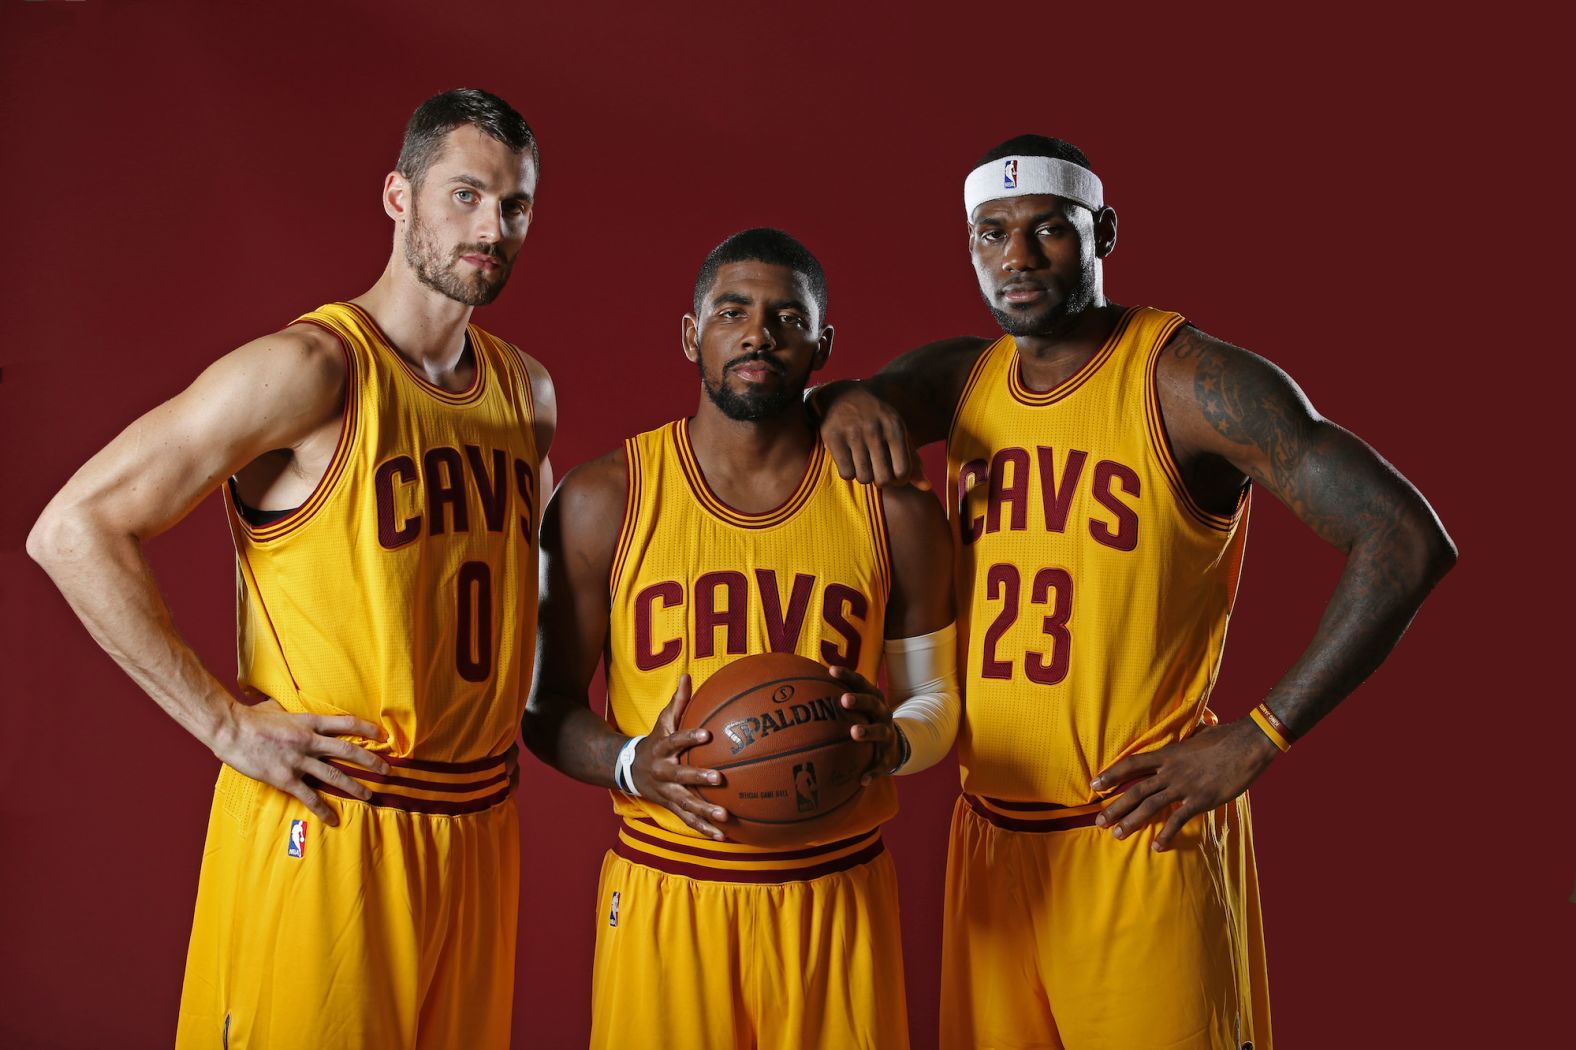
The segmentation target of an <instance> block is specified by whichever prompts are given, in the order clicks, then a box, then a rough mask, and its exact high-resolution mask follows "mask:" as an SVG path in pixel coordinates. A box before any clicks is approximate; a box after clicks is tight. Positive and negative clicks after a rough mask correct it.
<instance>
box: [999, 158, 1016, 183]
mask: <svg viewBox="0 0 1576 1050" xmlns="http://www.w3.org/2000/svg"><path fill="white" fill-rule="evenodd" d="M1001 188H1002V189H1004V190H1015V189H1017V188H1018V158H1017V157H1008V158H1007V160H1006V161H1005V162H1004V163H1003V164H1002V166H1001Z"/></svg>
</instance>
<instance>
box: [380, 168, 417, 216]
mask: <svg viewBox="0 0 1576 1050" xmlns="http://www.w3.org/2000/svg"><path fill="white" fill-rule="evenodd" d="M415 196H416V193H415V190H414V188H413V187H412V186H411V184H410V180H409V179H407V178H405V176H403V175H401V174H400V173H399V172H397V171H391V172H389V173H388V174H387V175H385V176H384V177H383V214H385V215H387V216H388V217H389V218H391V219H393V220H394V221H395V222H403V221H405V220H406V219H408V218H410V205H411V201H412V199H413V198H414V197H415Z"/></svg>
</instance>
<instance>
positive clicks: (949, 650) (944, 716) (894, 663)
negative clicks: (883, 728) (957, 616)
mask: <svg viewBox="0 0 1576 1050" xmlns="http://www.w3.org/2000/svg"><path fill="white" fill-rule="evenodd" d="M884 652H885V655H886V670H887V685H888V687H889V688H890V690H891V693H892V699H893V700H894V701H895V702H896V703H897V707H896V708H894V709H893V711H892V721H893V722H895V723H897V724H898V725H899V727H900V728H901V729H902V732H903V736H904V737H905V738H906V739H907V740H908V747H909V755H908V760H907V761H906V762H904V763H903V764H902V765H900V766H899V767H898V768H897V769H895V770H893V772H894V773H917V772H919V771H920V770H921V769H928V768H929V767H931V766H933V765H935V764H936V763H937V762H939V761H941V759H942V758H943V757H944V756H945V755H946V753H947V751H948V750H949V749H950V748H951V747H952V738H953V737H955V736H957V733H958V717H959V715H960V714H961V713H962V710H963V701H962V698H961V697H960V696H959V695H958V631H957V626H956V625H955V624H950V623H949V624H947V626H945V627H943V628H942V629H941V630H939V631H932V632H931V633H930V634H922V635H920V636H919V637H918V638H888V639H887V640H886V647H885V650H884Z"/></svg>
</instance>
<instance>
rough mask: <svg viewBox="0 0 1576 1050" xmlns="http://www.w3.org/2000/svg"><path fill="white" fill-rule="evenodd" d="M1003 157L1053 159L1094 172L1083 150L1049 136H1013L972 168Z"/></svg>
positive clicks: (976, 162)
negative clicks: (1068, 162) (1070, 162)
mask: <svg viewBox="0 0 1576 1050" xmlns="http://www.w3.org/2000/svg"><path fill="white" fill-rule="evenodd" d="M1004 157H1053V158H1055V159H1056V160H1067V161H1072V162H1073V163H1074V164H1076V165H1078V166H1079V167H1080V168H1088V169H1089V170H1090V171H1093V170H1094V166H1093V165H1091V164H1090V163H1089V158H1088V157H1086V156H1084V151H1083V150H1081V149H1079V148H1078V147H1077V146H1074V145H1073V144H1072V143H1071V142H1066V141H1064V140H1062V139H1053V138H1051V137H1050V136H1049V135H1014V136H1013V137H1012V138H1010V139H1008V140H1007V141H1006V142H1003V143H1002V144H1001V145H999V146H996V147H994V148H993V149H991V150H990V151H989V152H987V153H986V154H985V156H983V157H981V158H980V159H979V160H977V161H975V162H974V167H976V168H977V167H979V166H980V165H981V164H989V163H990V162H991V161H993V160H1001V159H1002V158H1004ZM971 170H972V169H971Z"/></svg>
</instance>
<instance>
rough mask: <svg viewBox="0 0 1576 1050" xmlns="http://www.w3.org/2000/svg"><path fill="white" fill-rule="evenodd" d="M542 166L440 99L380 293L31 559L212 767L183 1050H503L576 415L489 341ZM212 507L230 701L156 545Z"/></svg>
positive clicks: (225, 398) (268, 356)
mask: <svg viewBox="0 0 1576 1050" xmlns="http://www.w3.org/2000/svg"><path fill="white" fill-rule="evenodd" d="M538 163H539V161H538V156H537V149H536V143H535V139H534V137H533V136H532V134H531V129H530V128H529V127H528V126H527V124H526V122H525V121H524V120H523V119H521V117H520V115H519V114H518V113H516V112H515V111H514V110H513V109H512V108H510V107H509V105H508V104H507V103H505V102H504V101H503V100H502V99H500V98H498V97H496V96H494V95H491V94H488V93H487V92H485V91H475V90H457V91H449V92H445V93H444V94H441V95H438V96H437V97H435V98H432V99H429V100H428V101H427V102H425V103H423V104H422V106H421V107H420V108H419V109H417V110H416V113H415V115H414V116H413V117H412V118H411V121H410V125H409V127H408V128H407V130H406V134H405V141H404V147H403V149H402V150H401V152H400V156H399V161H398V164H397V166H396V168H395V170H394V171H393V172H391V173H390V174H389V175H388V176H387V178H386V179H385V180H384V186H383V208H384V211H385V212H386V213H387V214H388V216H389V218H390V219H392V220H393V223H394V238H393V250H392V252H391V253H390V255H389V261H388V265H387V267H386V268H385V270H384V272H383V274H382V276H381V277H379V278H378V280H377V282H376V283H375V284H374V285H373V286H372V288H371V289H370V290H369V291H367V292H366V293H365V294H363V295H361V296H359V297H357V298H355V299H352V300H349V301H348V302H341V303H332V304H330V305H327V306H323V307H320V308H319V309H316V310H313V311H311V312H310V313H307V314H305V315H303V316H302V317H300V318H298V319H297V320H296V321H294V322H292V323H291V324H290V325H288V326H286V327H285V328H284V329H283V330H281V331H279V332H275V333H273V334H271V335H267V336H264V337H262V338H260V339H256V340H254V341H252V342H250V343H247V344H245V345H244V346H242V347H240V348H239V349H237V350H235V351H233V352H232V353H230V354H228V355H226V356H224V357H222V358H221V359H219V361H217V362H216V363H215V364H213V365H212V366H211V367H209V368H208V369H207V370H206V371H205V372H203V374H202V375H201V376H199V377H198V378H197V380H196V382H194V383H193V384H192V385H191V386H190V387H189V388H188V389H187V390H186V391H185V392H184V393H181V394H180V395H178V396H176V397H175V398H174V399H172V400H171V401H169V402H167V403H165V404H163V405H161V406H159V407H158V408H155V409H154V410H153V411H151V412H149V413H148V414H147V415H145V416H143V417H142V418H141V419H139V420H137V421H136V422H135V423H133V424H132V425H131V426H130V427H128V428H127V429H126V430H125V432H123V433H122V434H121V435H120V436H119V437H117V438H116V439H115V440H114V441H112V442H111V443H110V444H109V445H108V446H107V447H105V448H104V450H103V451H101V452H100V453H98V455H96V456H94V457H93V458H92V459H91V460H89V461H88V463H87V465H86V466H84V467H83V468H82V469H81V470H80V471H78V472H77V474H76V476H75V477H73V478H72V479H71V480H70V482H68V483H67V485H66V486H65V488H64V489H62V490H61V491H60V493H59V494H58V495H57V496H56V497H55V499H54V500H53V501H52V502H51V503H50V504H49V506H48V508H46V509H45V511H44V513H43V516H42V517H41V518H40V519H39V521H38V524H37V525H36V526H35V528H34V529H33V533H32V535H31V536H30V537H29V540H28V550H29V552H31V553H32V555H33V557H35V558H36V559H37V560H38V561H39V562H40V564H42V565H43V566H44V567H45V568H46V569H48V571H49V573H50V575H51V576H53V577H54V579H55V581H56V583H57V584H58V585H59V586H60V589H61V591H62V592H63V593H64V594H65V595H66V597H67V599H68V600H69V601H70V602H71V604H72V606H73V608H74V609H75V610H76V612H77V614H78V615H79V616H80V617H81V618H82V621H83V623H84V624H85V625H86V626H87V628H88V630H89V631H91V632H92V634H93V636H94V638H95V639H96V640H97V641H98V642H99V644H101V645H102V646H103V647H104V648H105V649H106V650H107V651H108V652H109V653H110V654H111V655H112V656H114V657H115V659H116V660H117V661H118V662H119V663H120V665H121V666H122V667H123V668H125V670H126V672H127V673H128V674H130V675H131V677H132V678H133V679H134V680H135V681H136V682H137V684H138V685H139V686H141V687H142V688H143V689H144V690H145V691H147V693H148V694H149V695H150V696H152V697H153V698H154V700H156V701H157V702H158V703H159V704H160V706H162V707H163V708H164V709H165V710H166V711H167V712H169V714H170V715H171V716H172V717H173V718H175V719H176V721H178V722H179V723H180V724H181V725H182V726H183V727H184V728H185V729H186V730H187V731H189V732H190V733H191V734H192V735H193V736H195V737H196V738H197V739H198V740H199V741H201V742H202V744H203V745H204V746H205V747H207V748H209V749H210V750H211V751H213V753H214V754H215V755H216V756H218V758H219V759H220V760H221V761H222V762H223V763H224V767H223V768H222V770H221V771H220V774H219V780H218V785H217V787H216V789H215V792H214V802H213V810H212V815H211V817H210V819H209V825H208V839H207V845H206V847H205V849H204V852H203V866H202V876H201V879H200V882H199V886H198V893H197V908H196V916H195V919H194V921H193V928H192V938H191V945H190V949H189V953H188V956H187V965H186V979H185V985H184V989H183V992H182V997H181V1010H180V1022H179V1029H178V1034H177V1039H176V1041H177V1045H179V1046H192V1047H216V1046H220V1045H226V1046H246V1045H251V1046H280V1047H306V1046H333V1047H375V1048H379V1050H384V1048H390V1047H455V1046H465V1047H488V1046H491V1047H503V1046H507V1045H508V1042H509V1029H510V1006H511V998H512V995H513V991H514V958H515V945H514V937H515V915H516V905H517V883H518V867H519V856H518V842H517V839H518V831H517V826H516V821H515V807H514V803H513V801H512V799H511V797H510V791H511V787H512V784H513V782H514V780H515V768H516V757H515V749H514V747H513V745H512V741H513V738H514V733H515V726H516V725H517V724H518V720H519V716H520V710H521V707H522V706H523V705H522V703H521V698H523V697H524V695H525V692H526V688H527V684H528V678H529V674H530V667H531V646H532V644H533V643H534V641H535V631H536V623H535V612H536V595H535V580H536V549H535V545H536V531H537V520H536V519H537V507H538V506H539V505H540V493H539V490H538V486H539V484H540V483H542V482H543V481H544V480H545V475H546V474H547V468H546V464H545V459H544V457H545V456H546V454H547V447H548V442H549V441H550V440H551V438H552V434H553V426H554V421H555V413H556V409H555V405H554V396H553V387H552V383H551V381H550V380H549V379H548V376H547V373H546V372H545V371H544V370H543V369H542V367H541V365H539V364H537V363H536V362H535V361H533V360H531V359H530V358H529V357H527V356H525V355H524V354H522V353H520V352H519V351H518V350H516V349H515V348H514V347H512V346H510V345H509V344H507V343H505V342H503V341H501V340H499V339H498V338H497V337H495V336H492V335H489V334H488V333H486V332H484V331H482V330H481V329H480V328H478V327H476V326H475V325H472V324H469V319H470V315H471V310H472V309H473V308H474V307H476V306H480V305H483V304H485V303H488V302H491V301H492V300H493V298H494V297H495V296H497V294H498V293H499V292H500V291H501V290H502V289H503V286H504V284H505V282H506V281H507V280H508V278H509V272H510V269H511V267H512V266H513V264H514V259H515V255H516V253H517V252H518V251H519V250H520V246H521V243H522V242H523V241H524V239H525V233H526V229H527V227H528V226H529V225H530V221H531V208H532V201H533V198H534V195H535V192H536V181H537V170H538ZM221 479H222V483H221ZM215 485H220V487H222V489H223V491H224V498H225V506H226V508H227V511H228V514H229V520H230V527H231V531H232V533H233V536H234V540H235V547H236V554H237V568H238V584H237V586H238V590H239V594H238V605H239V626H238V635H239V638H238V649H239V657H238V662H239V685H240V692H239V695H236V694H234V693H232V692H231V691H230V689H228V688H227V687H226V686H225V685H224V684H223V683H222V682H221V681H220V680H219V679H218V678H217V677H216V676H214V675H213V674H212V673H210V672H209V671H208V670H207V668H205V667H204V666H203V665H202V664H201V662H200V661H199V660H198V658H197V656H196V654H195V653H193V652H192V650H191V649H190V648H189V647H188V646H187V644H186V643H185V642H184V641H183V640H182V638H181V636H180V634H179V633H178V632H177V630H176V629H175V626H174V624H173V623H172V621H171V617H170V613H169V610H168V609H167V608H166V607H165V605H164V602H163V601H162V600H161V598H160V597H159V592H158V588H157V586H156V585H155V582H154V580H153V577H152V575H151V573H150V571H149V568H148V564H147V562H146V560H145V559H144V558H143V555H142V550H141V548H142V543H143V542H144V541H145V540H147V539H148V538H150V537H152V536H155V535H157V534H158V533H160V532H163V531H164V530H165V529H167V528H169V527H170V526H172V525H174V524H175V523H176V522H177V521H179V520H180V519H181V518H183V517H185V516H186V514H187V513H188V512H189V511H190V510H191V509H192V508H193V507H195V506H196V505H197V504H198V503H199V502H201V501H202V499H203V498H204V497H205V496H206V495H207V494H208V493H209V492H211V491H212V490H213V488H214V487H215Z"/></svg>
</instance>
